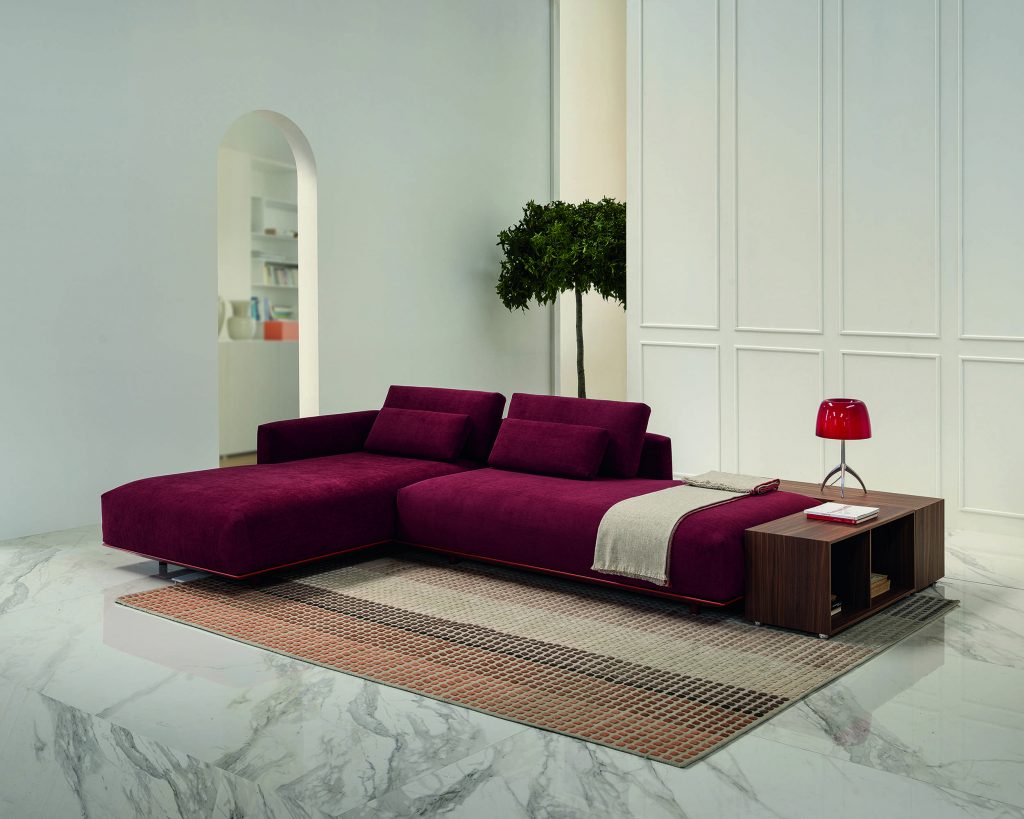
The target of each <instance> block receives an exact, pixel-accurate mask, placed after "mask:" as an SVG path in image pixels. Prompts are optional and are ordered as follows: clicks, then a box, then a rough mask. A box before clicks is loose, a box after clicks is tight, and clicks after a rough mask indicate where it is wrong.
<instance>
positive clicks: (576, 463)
mask: <svg viewBox="0 0 1024 819" xmlns="http://www.w3.org/2000/svg"><path fill="white" fill-rule="evenodd" d="M607 447H608V430H606V429H602V428H601V427H591V426H586V425H585V424H556V423H554V422H552V421H523V420H521V419H519V418H506V419H505V420H504V421H502V422H501V429H499V430H498V438H497V440H496V441H495V442H494V448H493V449H492V450H491V456H490V458H488V459H487V463H488V464H490V465H491V466H493V467H497V468H499V469H512V470H516V471H518V472H535V473H537V474H538V475H559V476H561V477H563V478H579V479H582V480H589V479H591V478H593V477H594V475H596V474H597V470H598V468H599V467H600V466H601V460H602V459H603V458H604V451H605V449H607Z"/></svg>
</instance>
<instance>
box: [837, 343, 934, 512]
mask: <svg viewBox="0 0 1024 819" xmlns="http://www.w3.org/2000/svg"><path fill="white" fill-rule="evenodd" d="M842 364H843V373H842V375H843V384H844V390H843V392H844V394H845V395H847V396H849V397H852V398H859V399H860V400H862V401H863V402H864V403H866V404H867V406H868V412H869V414H870V415H871V437H870V438H868V439H866V440H863V441H850V442H849V443H848V444H847V445H846V458H847V461H848V462H849V463H850V465H851V466H852V467H853V468H854V469H856V470H857V473H858V474H859V475H860V476H861V478H863V479H864V481H865V482H866V483H867V485H868V488H869V489H884V490H886V491H891V492H906V493H909V494H911V495H929V496H935V495H936V494H940V493H941V486H940V485H939V470H940V468H941V456H940V452H939V358H938V356H910V355H881V354H873V353H859V352H844V353H843V355H842ZM825 461H826V465H827V466H828V467H829V468H831V467H832V466H833V465H834V464H836V463H838V462H839V444H838V443H833V442H828V443H826V449H825Z"/></svg>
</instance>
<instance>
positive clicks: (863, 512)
mask: <svg viewBox="0 0 1024 819" xmlns="http://www.w3.org/2000/svg"><path fill="white" fill-rule="evenodd" d="M804 514H805V515H806V516H807V517H809V518H811V519H813V520H828V521H832V522H833V523H853V524H857V523H863V522H864V521H866V520H871V518H873V517H876V516H877V515H878V507H877V506H851V505H850V504H845V503H823V504H821V505H819V506H812V507H811V508H810V509H805V510H804Z"/></svg>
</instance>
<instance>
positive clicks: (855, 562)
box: [821, 532, 871, 634]
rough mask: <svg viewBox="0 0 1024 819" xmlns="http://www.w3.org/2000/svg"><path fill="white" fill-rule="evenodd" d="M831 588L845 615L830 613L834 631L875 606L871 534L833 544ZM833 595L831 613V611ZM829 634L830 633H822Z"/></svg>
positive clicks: (830, 561) (855, 536)
mask: <svg viewBox="0 0 1024 819" xmlns="http://www.w3.org/2000/svg"><path fill="white" fill-rule="evenodd" d="M831 552H832V553H831V555H830V558H831V559H830V560H829V564H830V565H829V579H830V583H829V588H830V591H831V593H832V594H834V595H836V596H837V597H838V598H839V601H840V603H842V606H843V608H842V611H840V612H837V613H836V614H834V615H833V614H831V613H830V615H829V616H830V618H831V627H832V628H833V629H834V628H836V627H837V626H839V624H841V623H845V622H846V621H848V620H851V619H853V618H854V617H855V616H857V615H858V614H861V613H862V612H864V611H866V610H867V608H868V606H869V605H870V604H871V597H870V591H871V570H870V566H871V532H858V533H857V534H855V535H853V536H852V537H848V538H845V539H843V540H839V541H836V542H835V543H833V544H832V547H831ZM831 608H832V606H831V595H830V597H829V610H830V611H831ZM821 633H822V634H826V633H829V632H821Z"/></svg>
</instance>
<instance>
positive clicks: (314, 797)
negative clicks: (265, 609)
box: [0, 527, 1024, 819]
mask: <svg viewBox="0 0 1024 819" xmlns="http://www.w3.org/2000/svg"><path fill="white" fill-rule="evenodd" d="M947 549H948V551H947V575H948V577H947V579H945V580H943V581H942V582H940V583H939V584H938V585H937V587H936V589H935V592H934V593H936V594H943V595H946V596H949V597H955V598H958V599H960V600H961V601H962V605H961V607H960V608H958V609H956V610H955V611H954V612H952V613H950V614H949V615H947V616H946V617H945V618H944V619H943V620H941V621H938V622H936V623H933V624H931V625H929V626H928V627H926V628H925V629H923V630H921V631H919V632H917V633H916V634H914V635H913V636H912V637H910V638H909V639H907V640H905V641H903V642H902V643H900V644H898V645H897V646H895V647H894V648H892V649H891V650H889V651H887V652H885V653H883V654H882V655H880V656H879V657H877V658H875V659H874V660H872V661H870V662H869V663H867V664H865V665H863V666H861V667H859V668H857V669H855V670H854V671H852V672H850V673H849V674H847V675H845V676H844V677H842V678H841V679H839V680H837V681H836V682H835V683H833V684H831V685H829V686H827V687H825V688H823V689H821V690H820V691H818V692H816V693H814V694H812V695H811V696H810V697H808V698H807V699H805V700H804V701H802V702H800V703H798V704H797V705H795V706H793V707H792V708H790V709H788V710H787V711H785V712H783V713H782V714H780V715H778V716H777V717H776V718H774V719H772V720H770V721H769V722H767V723H765V724H763V725H761V726H759V727H758V728H757V729H755V730H753V731H751V732H750V733H748V734H746V735H743V736H741V737H740V738H739V739H737V740H736V741H734V742H733V743H731V744H729V745H728V746H726V747H725V748H723V749H722V750H720V751H718V752H717V753H715V754H713V755H711V756H709V757H707V758H706V759H704V760H702V761H700V762H698V763H696V764H695V765H693V766H692V767H690V768H687V769H679V768H674V767H671V766H667V765H662V764H660V763H656V762H651V761H649V760H644V759H640V758H638V757H636V756H632V755H630V754H626V753H622V752H619V751H615V750H612V749H608V748H604V747H600V746H594V745H591V744H588V743H586V742H581V741H578V740H574V739H570V738H568V737H563V736H559V735H556V734H550V733H547V732H544V731H539V730H536V729H533V728H528V727H524V726H522V725H519V724H516V723H510V722H506V721H504V720H500V719H497V718H495V717H491V716H487V715H485V714H480V713H477V712H474V711H469V710H466V709H463V708H459V707H457V706H453V705H447V704H445V703H440V702H437V701H434V700H431V699H428V698H425V697H420V696H417V695H415V694H412V693H409V692H405V691H400V690H397V689H393V688H388V687H386V686H381V685H377V684H375V683H371V682H368V681H365V680H362V679H358V678H355V677H350V676H346V675H344V674H339V673H336V672H333V671H329V670H326V669H323V668H319V667H316V666H310V665H308V664H306V663H303V662H300V661H297V660H292V659H289V658H286V657H282V656H280V655H277V654H273V653H271V652H267V651H264V650H262V649H259V648H256V647H253V646H247V645H244V644H242V643H238V642H234V641H231V640H226V639H224V638H221V637H217V636H215V635H211V634H208V633H206V632H202V631H199V630H196V629H192V628H189V627H187V626H184V625H180V624H177V623H173V622H170V621H166V620H161V619H159V618H156V617H152V616H149V615H146V614H144V613H142V612H138V611H135V610H132V609H127V608H125V607H123V606H117V605H115V603H114V601H115V600H116V598H117V597H119V596H120V595H122V594H125V593H128V592H132V591H140V590H143V589H146V588H151V587H154V586H158V585H160V584H162V583H164V582H166V581H163V580H160V579H157V578H154V577H153V576H152V575H153V573H154V571H155V564H154V563H152V562H151V561H144V560H140V559H139V558H137V557H135V556H133V555H129V554H126V553H122V552H117V551H115V550H112V549H107V548H105V547H103V546H102V545H101V543H100V537H99V530H98V527H84V528H80V529H74V530H69V531H66V532H57V533H53V534H49V535H38V536H33V537H27V538H21V539H18V540H12V541H6V542H3V543H0V817H2V819H36V817H39V818H40V819H64V817H80V816H85V817H104V818H105V819H120V817H126V818H128V819H130V818H131V817H188V818H189V819H191V817H224V818H225V819H228V817H230V818H231V819H239V818H240V817H275V818H276V817H304V818H308V817H316V818H317V819H320V818H321V817H341V816H344V817H409V816H417V817H429V816H446V817H473V818H475V817H484V819H505V817H509V819H516V818H518V817H524V818H525V817H530V818H531V819H532V818H533V817H537V818H538V819H539V818H541V817H543V818H544V819H547V818H548V817H551V818H554V817H565V818H566V819H568V818H569V817H615V818H616V819H620V818H621V819H626V818H627V817H747V816H751V817H762V816H764V817H829V818H830V819H832V818H833V817H834V818H835V819H839V817H872V819H876V818H877V819H881V818H883V817H901V818H905V817H918V816H922V817H929V819H931V818H932V817H960V816H968V817H990V816H991V817H997V816H998V817H1020V818H1021V819H1024V560H1022V559H1021V556H1022V555H1024V542H1022V541H1014V540H1013V539H1009V538H993V537H992V536H984V535H977V534H971V533H963V532H957V533H950V535H949V537H948V539H947Z"/></svg>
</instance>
